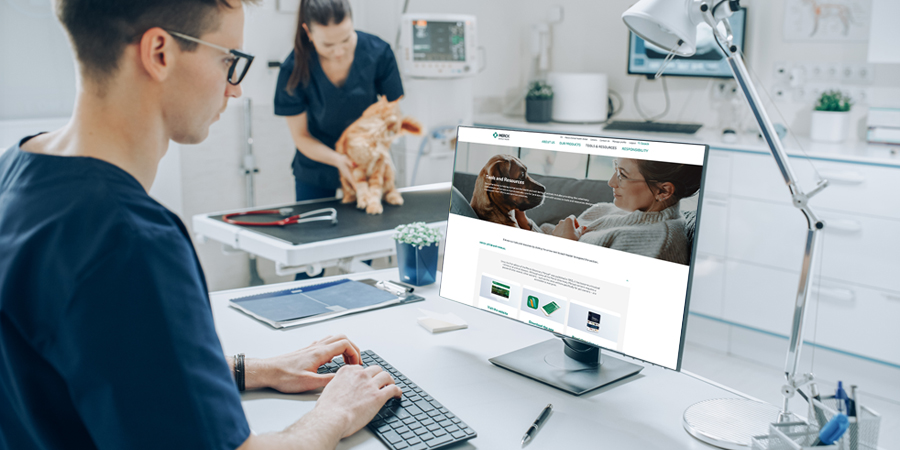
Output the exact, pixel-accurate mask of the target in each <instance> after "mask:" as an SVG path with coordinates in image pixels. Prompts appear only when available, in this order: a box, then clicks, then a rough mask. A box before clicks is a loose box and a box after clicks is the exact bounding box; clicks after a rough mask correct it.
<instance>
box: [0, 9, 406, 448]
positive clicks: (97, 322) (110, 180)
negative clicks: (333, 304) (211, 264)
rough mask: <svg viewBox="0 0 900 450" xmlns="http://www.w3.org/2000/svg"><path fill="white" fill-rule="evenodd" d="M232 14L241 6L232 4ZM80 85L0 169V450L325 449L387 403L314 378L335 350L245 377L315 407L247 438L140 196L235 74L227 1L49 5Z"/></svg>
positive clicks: (179, 239)
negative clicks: (314, 393)
mask: <svg viewBox="0 0 900 450" xmlns="http://www.w3.org/2000/svg"><path fill="white" fill-rule="evenodd" d="M244 1H245V2H246V1H249V0H244ZM55 6H56V12H57V15H58V17H59V19H60V20H61V22H62V23H63V25H64V27H65V28H66V31H67V32H68V33H69V36H70V38H71V41H72V43H73V45H74V47H75V52H76V55H77V60H78V68H79V74H80V80H81V83H80V84H79V91H78V94H77V98H76V103H75V110H74V113H73V116H72V119H71V121H70V122H69V124H68V125H66V126H65V127H64V128H62V129H60V130H56V131H53V132H50V133H46V134H40V135H37V136H31V137H26V138H24V139H22V140H21V141H20V142H19V144H17V145H16V146H14V147H13V148H11V149H9V150H7V151H6V152H5V153H4V154H3V155H2V156H0V448H10V449H26V448H41V449H62V448H78V449H92V448H98V449H99V448H103V449H126V448H127V449H139V448H159V447H167V446H168V447H175V448H191V449H234V448H238V447H240V448H244V449H255V448H301V446H302V448H322V449H324V448H334V447H335V445H336V444H337V442H338V440H340V439H341V438H342V437H344V436H348V435H350V434H353V433H355V432H356V431H357V430H359V429H360V428H362V427H363V426H365V424H366V423H368V421H369V420H370V419H371V418H372V417H373V416H374V415H375V413H376V412H377V411H378V410H379V409H380V407H381V406H382V405H383V404H384V403H385V401H386V400H387V399H389V398H391V397H398V396H399V395H400V390H399V389H398V388H397V387H396V386H394V385H393V382H392V379H391V377H390V376H389V375H388V374H387V373H385V372H382V371H381V370H380V369H378V368H373V367H370V368H365V369H363V368H362V367H361V366H358V365H348V366H346V367H344V368H342V369H341V370H340V371H339V372H338V373H337V374H336V375H334V376H322V375H318V374H316V369H317V368H318V366H319V365H321V364H322V363H324V362H326V361H328V360H330V359H331V358H332V357H334V356H336V355H343V356H344V358H345V360H347V361H348V362H349V363H351V364H353V363H358V362H359V350H358V349H357V348H356V347H355V345H353V343H351V342H350V341H349V340H348V339H347V338H345V337H343V336H336V337H328V338H325V339H323V340H321V341H318V342H314V343H313V344H312V345H310V346H309V347H307V348H304V349H301V350H298V351H296V352H293V353H290V354H287V355H282V356H279V357H275V358H270V359H268V360H252V359H251V360H247V361H246V364H247V367H246V370H245V373H246V374H247V375H246V380H245V384H246V388H248V389H253V388H260V387H271V388H274V389H277V390H280V391H282V392H289V393H290V392H302V391H306V390H310V389H316V388H320V387H323V386H324V390H323V392H322V395H321V396H320V398H319V400H318V402H317V404H316V407H315V408H314V409H313V411H312V412H310V413H309V414H307V415H306V416H304V417H302V418H301V419H300V420H298V421H297V422H296V423H295V424H294V425H292V426H291V427H289V428H288V429H286V430H284V431H283V432H280V433H272V434H267V435H260V436H257V435H253V434H251V433H250V429H249V427H248V424H247V421H246V418H245V417H244V413H243V410H242V407H241V403H240V396H239V394H238V388H237V387H236V385H235V381H234V380H233V379H232V367H230V366H231V364H232V359H231V358H230V357H224V355H223V352H222V347H221V345H220V343H219V341H218V339H217V336H216V334H215V329H214V326H213V320H212V314H211V310H210V305H209V300H208V292H207V290H206V283H205V280H204V278H203V271H202V269H201V267H200V264H199V262H198V260H197V256H196V253H195V252H194V248H193V246H192V244H191V241H190V239H189V237H188V234H187V231H186V229H185V227H184V225H183V224H182V223H181V221H180V220H179V219H178V217H177V216H176V215H174V214H172V213H171V212H169V211H168V210H166V209H165V208H164V207H163V206H161V205H160V204H159V203H157V202H156V201H154V200H153V199H151V198H150V197H149V196H148V195H147V190H148V189H149V188H150V186H151V185H152V184H153V179H154V177H155V175H156V169H157V165H158V163H159V160H160V159H161V158H162V157H163V155H164V154H165V152H166V149H167V145H168V142H169V140H174V141H176V142H179V143H185V144H191V143H198V142H201V141H203V140H204V139H205V138H206V136H207V134H208V132H209V126H210V125H211V124H212V123H213V122H214V121H215V120H217V119H218V117H219V114H221V112H222V111H223V110H224V109H225V106H226V104H227V101H228V98H229V97H231V98H237V97H239V96H240V95H241V89H240V87H239V86H238V83H240V81H241V78H242V75H243V73H245V72H244V71H243V70H242V69H241V67H242V66H243V65H245V64H246V63H248V61H240V58H244V59H249V58H246V57H247V56H249V55H244V54H243V53H241V52H239V51H226V50H223V48H225V49H238V48H240V47H241V45H242V42H243V20H244V13H243V5H242V1H241V0H145V1H140V2H138V1H128V2H122V1H120V0H56V5H55Z"/></svg>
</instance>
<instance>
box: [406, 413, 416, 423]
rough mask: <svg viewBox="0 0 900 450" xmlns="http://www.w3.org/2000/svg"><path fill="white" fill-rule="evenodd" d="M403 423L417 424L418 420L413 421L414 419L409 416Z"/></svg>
mask: <svg viewBox="0 0 900 450" xmlns="http://www.w3.org/2000/svg"><path fill="white" fill-rule="evenodd" d="M403 423H405V424H407V425H409V424H411V423H416V419H413V418H412V417H409V415H407V417H406V418H405V419H403Z"/></svg>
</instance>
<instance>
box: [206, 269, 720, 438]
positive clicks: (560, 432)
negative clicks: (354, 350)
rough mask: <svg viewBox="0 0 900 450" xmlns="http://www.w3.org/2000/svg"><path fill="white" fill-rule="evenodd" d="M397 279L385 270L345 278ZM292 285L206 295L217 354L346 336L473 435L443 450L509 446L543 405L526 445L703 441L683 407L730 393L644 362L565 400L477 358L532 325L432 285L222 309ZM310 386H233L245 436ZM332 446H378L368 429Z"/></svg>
mask: <svg viewBox="0 0 900 450" xmlns="http://www.w3.org/2000/svg"><path fill="white" fill-rule="evenodd" d="M348 277H349V278H375V279H391V280H397V270H396V269H386V270H381V271H374V272H367V273H359V274H353V275H348ZM303 283H304V282H292V283H284V284H283V285H279V286H272V285H269V286H260V287H254V288H246V289H239V290H231V291H220V292H214V293H212V294H211V296H210V297H211V300H212V307H213V315H214V317H215V322H216V329H217V331H218V334H219V338H220V339H221V341H222V346H223V348H224V350H225V353H226V354H235V353H240V352H243V353H246V354H247V355H248V356H252V357H269V356H275V355H278V354H282V353H286V352H289V351H293V350H296V349H298V348H301V347H305V346H306V345H308V344H309V343H311V342H312V341H314V340H317V339H320V338H322V337H324V336H326V335H330V334H340V333H343V334H346V335H347V336H348V337H350V339H351V340H353V341H354V342H355V343H356V344H357V345H358V346H359V347H360V348H361V349H363V350H365V349H371V350H373V351H375V352H376V353H378V354H379V355H381V356H382V357H384V358H385V359H386V360H387V361H388V362H390V363H391V364H393V365H394V366H395V367H397V368H398V369H399V370H400V371H401V372H403V373H404V374H405V375H406V376H408V377H409V378H410V379H412V380H413V381H414V382H415V383H417V384H419V385H420V386H421V387H422V388H423V389H425V391H427V392H428V393H429V394H431V395H432V396H434V397H435V398H437V399H438V400H439V401H440V402H441V403H443V404H444V405H446V406H447V408H449V409H450V411H452V412H454V413H455V414H457V415H458V416H460V418H462V419H463V420H464V421H466V422H467V423H468V424H469V425H471V426H472V427H473V428H474V429H475V431H477V432H478V437H477V438H476V439H473V440H472V441H469V442H468V443H467V444H463V445H460V446H458V447H454V448H460V449H462V448H480V449H490V450H498V449H520V448H521V447H520V445H519V443H520V440H521V438H522V434H524V432H525V430H526V429H527V428H528V426H529V425H531V423H532V421H534V419H535V418H536V417H537V416H538V414H539V413H540V411H541V409H542V408H543V407H544V406H545V405H546V404H547V403H552V404H553V406H554V411H553V414H552V415H551V416H550V418H549V419H548V421H547V423H546V424H545V425H544V427H543V428H542V429H541V430H540V432H539V433H538V434H537V436H536V437H535V439H534V440H533V441H532V442H531V443H530V444H529V445H528V447H526V448H530V449H532V450H534V449H549V448H553V449H560V448H572V449H574V448H592V449H595V448H609V449H642V450H648V449H666V450H671V449H709V448H712V447H709V446H707V445H706V444H703V443H702V442H700V441H698V440H696V439H694V438H693V437H691V436H690V435H688V434H687V432H685V431H684V429H683V428H682V414H683V413H684V410H685V408H687V407H688V406H690V405H692V404H694V403H696V402H698V401H701V400H705V399H710V398H719V397H736V396H737V395H736V394H735V393H732V392H729V391H727V390H725V389H723V388H721V387H717V386H714V385H712V384H709V383H707V382H704V381H702V380H700V379H698V378H695V377H692V376H690V375H687V374H684V373H678V372H674V371H672V370H668V369H663V368H660V367H656V366H652V365H649V364H644V365H645V368H644V370H643V371H642V372H641V373H640V374H638V375H636V376H634V377H631V378H629V379H626V380H623V381H620V382H618V383H616V384H614V385H612V386H608V387H604V388H601V389H598V390H595V391H591V392H589V393H587V394H585V395H583V396H580V397H576V396H573V395H570V394H567V393H565V392H563V391H560V390H557V389H555V388H552V387H550V386H546V385H544V384H542V383H539V382H536V381H533V380H531V379H528V378H525V377H523V376H520V375H517V374H514V373H512V372H509V371H507V370H505V369H502V368H499V367H496V366H494V365H492V364H491V363H490V362H488V358H491V357H493V356H497V355H500V354H503V353H506V352H509V351H512V350H516V349H519V348H522V347H524V346H527V345H531V344H535V343H538V342H541V341H544V340H547V339H548V338H551V337H552V336H551V335H550V334H549V333H546V332H544V331H541V330H538V329H536V328H532V327H528V326H525V325H523V324H521V323H518V322H515V321H512V320H509V319H505V318H502V317H499V316H494V315H492V314H490V313H488V312H485V311H480V310H477V309H475V308H472V307H469V306H466V305H463V304H459V303H456V302H452V301H449V300H445V299H442V298H440V297H439V296H438V286H439V282H438V283H435V284H433V285H431V286H425V287H422V288H418V289H416V293H418V294H420V295H422V296H424V297H425V298H426V300H425V301H424V302H419V303H413V304H409V305H403V306H393V307H389V308H385V309H380V310H376V311H369V312H365V313H361V314H355V315H350V316H344V317H341V318H338V319H335V320H330V321H325V322H321V323H317V324H312V325H307V326H303V327H298V328H293V329H288V330H274V329H272V328H270V327H268V326H267V325H264V324H263V323H261V322H258V321H256V320H254V319H251V318H250V317H248V316H246V315H244V314H242V313H240V312H238V311H237V310H235V309H232V308H229V307H228V306H227V302H228V299H229V298H230V297H233V296H236V294H240V295H248V294H252V293H258V292H264V291H269V290H277V289H279V288H280V289H284V288H285V286H288V287H289V286H291V285H302V284H303ZM419 308H425V309H429V310H432V311H438V312H453V313H455V314H456V315H458V316H460V317H462V318H463V319H465V320H466V321H467V322H468V324H469V328H468V329H465V330H459V331H452V332H448V333H443V334H435V335H432V334H430V333H429V332H428V331H426V330H425V329H424V328H422V327H421V326H419V325H418V324H417V323H416V318H417V317H419V316H422V315H423V314H421V313H420V312H419ZM317 398H318V393H317V392H314V393H311V394H300V395H286V394H281V393H278V392H275V391H271V390H264V391H255V392H249V393H245V394H243V396H242V401H243V406H244V411H245V413H246V415H247V419H248V421H249V422H250V427H251V428H252V429H253V430H254V431H255V432H257V433H265V432H270V431H278V430H281V429H283V428H285V427H287V426H288V425H290V424H292V423H293V422H294V421H296V420H297V419H298V418H299V417H301V416H302V415H303V414H305V413H306V412H308V411H310V410H311V409H312V408H313V406H314V404H315V400H316V399H317ZM338 448H342V449H343V448H354V449H373V450H374V449H378V450H382V449H384V448H385V447H384V446H383V445H382V444H381V442H380V441H379V440H378V439H377V438H376V437H375V436H374V435H373V434H372V433H371V432H369V431H368V430H365V429H363V430H362V431H360V432H359V433H357V434H355V435H353V436H351V437H349V438H347V439H344V440H343V441H342V442H341V444H340V445H339V446H338Z"/></svg>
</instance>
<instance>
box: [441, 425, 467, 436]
mask: <svg viewBox="0 0 900 450" xmlns="http://www.w3.org/2000/svg"><path fill="white" fill-rule="evenodd" d="M444 431H446V432H448V433H455V432H457V431H459V427H458V426H456V425H450V426H449V427H444ZM463 434H465V433H463Z"/></svg>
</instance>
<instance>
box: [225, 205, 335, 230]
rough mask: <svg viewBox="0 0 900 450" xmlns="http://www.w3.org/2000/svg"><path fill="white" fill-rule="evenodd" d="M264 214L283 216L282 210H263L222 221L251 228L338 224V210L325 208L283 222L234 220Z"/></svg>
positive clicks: (229, 216)
mask: <svg viewBox="0 0 900 450" xmlns="http://www.w3.org/2000/svg"><path fill="white" fill-rule="evenodd" d="M322 213H329V214H328V215H327V216H318V217H310V216H314V215H316V214H322ZM262 214H282V212H281V210H278V209H262V210H259V211H245V212H237V213H231V214H225V215H224V216H222V220H223V221H225V222H227V223H230V224H234V225H245V226H251V227H281V226H285V225H291V224H294V223H305V222H316V221H326V220H327V221H330V222H331V224H332V225H334V224H336V223H337V210H336V209H334V208H323V209H317V210H315V211H307V212H305V213H302V214H297V215H294V216H290V217H285V218H284V219H281V220H276V221H273V222H244V221H242V220H234V219H232V217H241V216H255V215H262Z"/></svg>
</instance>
